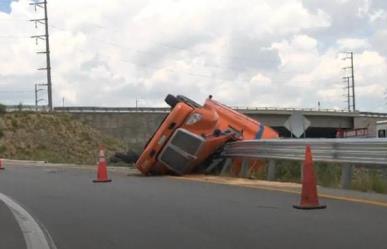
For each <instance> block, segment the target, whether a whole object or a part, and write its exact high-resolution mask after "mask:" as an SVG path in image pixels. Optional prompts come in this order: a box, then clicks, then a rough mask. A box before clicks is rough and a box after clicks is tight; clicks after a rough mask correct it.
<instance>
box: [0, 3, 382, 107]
mask: <svg viewBox="0 0 387 249" xmlns="http://www.w3.org/2000/svg"><path fill="white" fill-rule="evenodd" d="M28 2H29V1H27V0H20V1H18V2H13V3H12V12H11V13H10V14H9V15H8V14H4V13H1V12H0V30H1V31H2V34H1V35H0V44H1V45H2V49H1V50H0V68H1V72H0V91H1V89H8V88H10V87H11V88H12V87H14V86H17V87H15V89H27V90H28V89H31V94H30V93H28V94H29V95H28V96H16V95H12V96H11V97H9V96H8V99H6V102H7V103H11V102H15V103H18V102H20V101H23V102H29V103H32V101H33V100H32V99H31V97H30V95H31V96H32V90H33V85H34V84H35V83H37V82H43V81H44V80H45V75H44V74H43V73H42V72H38V71H36V68H37V67H41V66H43V65H44V57H42V56H39V55H36V54H35V51H36V50H39V49H42V45H43V43H40V45H39V46H38V47H36V46H35V44H34V42H33V41H32V40H30V39H29V38H28V37H29V36H30V35H31V34H34V33H36V34H40V33H41V32H42V29H38V30H36V31H35V30H34V29H33V24H32V23H29V22H26V21H23V20H28V19H30V18H33V17H38V16H39V14H35V13H34V11H33V8H32V7H30V6H29V5H28ZM319 4H320V5H321V6H319V7H318V8H316V9H314V10H310V9H308V8H306V7H305V3H304V1H301V0H275V1H269V0H261V1H258V0H257V1H251V0H241V1H231V0H220V1H207V0H197V1H190V0H180V1H175V0H163V1H156V0H148V1H143V0H115V1H95V0H82V1H75V0H67V1H61V0H50V1H49V18H50V19H49V20H50V35H51V52H52V68H53V84H54V87H53V89H54V103H56V104H58V105H61V100H62V97H64V98H65V103H66V104H68V105H109V106H128V105H132V106H133V105H134V103H135V99H136V98H138V99H141V101H140V103H141V105H154V106H157V105H162V104H163V99H164V97H165V95H166V94H167V93H176V94H185V95H188V96H190V97H192V98H194V99H197V100H198V101H202V100H204V98H205V97H207V96H208V95H209V94H213V95H214V96H215V98H217V99H219V100H220V101H222V102H225V103H226V104H230V105H243V106H247V105H259V106H270V105H274V106H299V107H302V106H305V107H308V106H315V105H316V103H317V101H318V100H321V101H323V104H325V105H326V106H327V107H329V106H331V107H333V106H340V105H341V106H344V105H343V104H342V101H341V100H342V97H341V95H342V93H343V92H342V89H340V84H341V82H340V81H341V77H342V72H341V69H340V68H341V67H342V66H343V65H342V61H341V60H340V59H339V57H338V54H339V52H340V50H342V49H354V50H356V55H355V62H356V63H355V66H356V75H357V77H356V79H357V81H358V83H359V91H361V92H362V93H359V96H363V95H365V97H368V96H370V95H371V94H372V93H371V92H370V91H371V90H370V89H371V88H370V89H368V91H365V90H364V91H363V89H361V88H360V87H361V86H362V85H366V84H367V83H366V82H370V84H372V89H376V87H377V86H379V87H382V86H383V84H384V81H383V79H385V78H386V74H387V73H386V70H385V65H386V62H385V60H386V54H385V53H383V52H382V51H387V50H383V46H385V45H380V44H383V39H382V38H384V35H383V34H382V33H380V32H381V31H376V32H375V34H373V38H371V37H369V36H371V35H368V36H367V35H366V36H364V35H359V37H357V36H354V35H346V34H342V33H340V35H338V37H333V38H332V37H331V33H329V32H330V31H332V32H334V29H335V26H332V24H334V23H335V20H336V18H337V16H335V15H336V13H329V12H327V11H325V10H326V9H325V8H324V3H319ZM340 4H342V5H346V4H348V1H341V3H340ZM353 5H356V6H355V7H354V8H356V9H358V15H359V20H363V19H364V17H367V18H368V19H367V18H366V19H367V20H368V21H369V22H370V23H373V24H372V25H376V24H375V23H378V25H384V29H380V30H387V27H386V25H385V24H383V22H381V20H383V18H384V16H385V10H384V9H380V8H378V9H375V8H373V5H372V4H371V3H369V2H368V1H360V3H359V1H358V2H356V4H353ZM74 6H76V8H74ZM320 7H321V8H320ZM355 16H356V14H355ZM362 18H363V19H362ZM327 31H329V32H328V33H327V35H326V36H324V34H325V33H324V32H327ZM368 32H372V30H371V29H370V30H369V31H368ZM338 33H339V32H338ZM376 33H380V34H379V35H376ZM1 36H7V37H8V38H9V39H6V38H5V37H3V38H1ZM10 36H11V37H10ZM12 36H17V37H16V38H17V39H16V38H15V37H12ZM19 36H20V37H19ZM376 44H378V45H376ZM385 49H387V48H385ZM12 89H13V88H12ZM363 92H364V93H363ZM3 96H5V95H0V97H1V98H3ZM373 101H374V102H372V103H368V102H367V103H362V106H361V107H362V108H364V109H373V108H374V106H376V105H377V103H378V101H379V102H380V101H383V100H382V99H381V97H380V96H379V95H378V98H375V99H374V100H373ZM360 103H361V101H360Z"/></svg>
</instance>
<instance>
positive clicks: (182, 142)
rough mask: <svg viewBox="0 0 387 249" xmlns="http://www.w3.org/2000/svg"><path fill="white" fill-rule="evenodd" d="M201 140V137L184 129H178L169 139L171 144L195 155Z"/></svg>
mask: <svg viewBox="0 0 387 249" xmlns="http://www.w3.org/2000/svg"><path fill="white" fill-rule="evenodd" d="M202 142H203V140H202V139H200V138H198V137H196V136H193V135H192V134H190V133H188V132H187V131H185V130H178V131H177V132H176V133H175V135H174V136H173V138H172V139H171V144H173V145H174V146H176V147H178V148H180V149H181V150H183V151H185V152H187V153H188V154H190V155H196V153H197V151H198V150H199V147H200V145H201V144H202Z"/></svg>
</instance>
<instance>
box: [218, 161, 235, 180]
mask: <svg viewBox="0 0 387 249" xmlns="http://www.w3.org/2000/svg"><path fill="white" fill-rule="evenodd" d="M231 165H232V159H231V158H227V159H226V161H225V162H224V165H223V168H222V171H221V172H220V175H221V176H228V175H230V170H231Z"/></svg>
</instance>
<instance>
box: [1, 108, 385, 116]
mask: <svg viewBox="0 0 387 249" xmlns="http://www.w3.org/2000/svg"><path fill="white" fill-rule="evenodd" d="M232 108H233V109H234V110H236V111H239V112H242V113H245V114H247V113H252V112H255V111H256V112H260V111H261V112H286V113H287V114H291V113H292V112H295V111H300V112H307V113H309V114H313V115H315V114H318V115H319V114H328V115H334V114H338V115H350V116H361V117H374V118H387V113H377V112H358V111H356V112H348V111H347V110H336V109H314V108H279V107H232ZM6 110H7V112H15V111H39V112H45V111H48V107H47V106H37V107H36V106H35V105H7V106H6ZM54 111H56V112H106V113H107V112H111V113H115V112H130V113H131V112H159V113H168V112H169V111H170V108H169V107H95V106H68V107H54Z"/></svg>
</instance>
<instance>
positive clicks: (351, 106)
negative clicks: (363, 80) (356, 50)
mask: <svg viewBox="0 0 387 249" xmlns="http://www.w3.org/2000/svg"><path fill="white" fill-rule="evenodd" d="M344 54H345V57H344V58H343V60H345V61H347V62H348V61H349V63H348V65H347V66H346V67H343V70H344V74H345V76H344V77H343V80H344V83H345V85H346V86H345V88H346V90H347V94H346V97H347V107H348V111H356V97H355V72H354V67H353V52H344Z"/></svg>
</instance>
